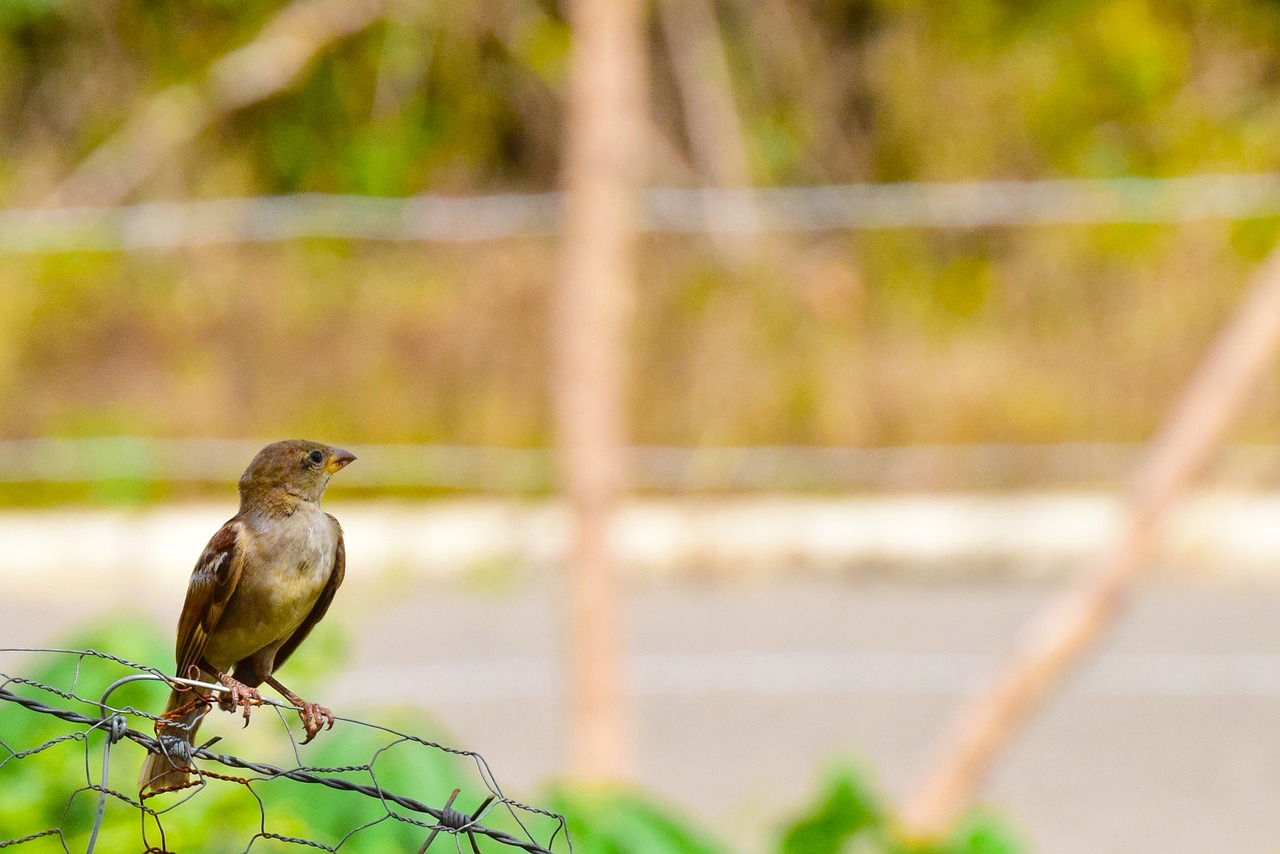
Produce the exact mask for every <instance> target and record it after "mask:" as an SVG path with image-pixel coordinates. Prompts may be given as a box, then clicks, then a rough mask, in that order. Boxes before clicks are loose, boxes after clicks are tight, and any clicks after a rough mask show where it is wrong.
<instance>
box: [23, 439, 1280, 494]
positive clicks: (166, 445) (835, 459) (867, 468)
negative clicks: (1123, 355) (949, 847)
mask: <svg viewBox="0 0 1280 854" xmlns="http://www.w3.org/2000/svg"><path fill="white" fill-rule="evenodd" d="M265 444H266V441H265V440H258V439H226V440H219V439H155V438H142V437H111V438H96V439H51V438H48V439H18V440H4V441H0V484H15V485H18V484H33V483H101V482H108V481H141V482H154V483H193V484H210V485H219V486H225V485H227V484H230V483H234V482H235V480H236V479H237V478H238V477H239V476H240V473H241V471H242V470H243V468H244V464H245V461H246V460H249V459H251V458H252V457H253V455H254V454H256V453H257V452H258V450H259V449H260V448H261V447H262V446H263V445H265ZM1142 448H1143V446H1142V445H1140V444H1137V443H1132V444H1130V443H1106V442H1078V443H1062V444H1026V445H1019V444H975V445H912V446H903V447H888V448H861V447H814V446H797V445H782V446H744V447H703V448H693V447H671V446H655V445H641V446H632V447H630V448H628V449H627V450H626V456H627V466H628V470H629V474H630V481H631V484H632V485H633V486H634V487H635V488H637V489H640V490H651V491H658V492H674V493H679V492H696V491H742V490H746V491H751V490H769V491H775V490H776V491H788V490H796V491H803V490H833V491H840V490H876V489H899V488H900V489H989V488H1032V489H1037V488H1114V487H1115V486H1117V485H1120V484H1122V483H1123V482H1124V481H1125V480H1126V478H1127V477H1128V476H1129V474H1130V472H1131V471H1132V470H1133V468H1134V466H1135V465H1136V464H1137V462H1138V460H1139V458H1140V456H1141V453H1142ZM352 449H353V451H354V452H355V454H356V455H357V456H358V457H359V458H360V464H359V465H357V466H352V467H351V469H350V470H349V471H348V472H344V473H343V475H342V482H341V484H340V485H339V486H340V487H341V488H347V487H359V488H362V489H396V488H409V489H413V488H419V489H438V490H458V491H474V492H499V493H543V492H547V491H550V490H551V489H553V488H554V486H555V468H554V459H553V454H552V451H551V450H549V449H546V448H501V447H487V446H474V445H412V444H380V445H356V446H352ZM1211 481H1212V482H1214V483H1216V484H1217V485H1230V486H1247V487H1262V488H1270V487H1274V486H1276V484H1277V483H1280V446H1275V445H1234V446H1229V447H1228V448H1226V449H1225V451H1224V453H1223V455H1222V457H1221V459H1220V461H1219V463H1218V465H1217V466H1216V468H1215V470H1214V472H1213V476H1212V477H1211Z"/></svg>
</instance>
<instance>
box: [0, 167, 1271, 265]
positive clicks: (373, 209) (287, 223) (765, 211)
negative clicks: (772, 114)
mask: <svg viewBox="0 0 1280 854" xmlns="http://www.w3.org/2000/svg"><path fill="white" fill-rule="evenodd" d="M643 199H644V217H643V220H642V222H641V223H640V227H641V229H642V230H643V231H645V232H647V233H651V234H698V233H712V234H743V235H751V234H757V233H761V232H809V231H832V230H846V229H887V228H941V229H971V228H986V227H993V226H1044V225H1064V224H1083V223H1175V222H1193V221H1204V220H1240V219H1251V218H1258V217H1266V216H1276V215H1280V173H1277V172H1264V173H1256V174H1204V175H1187V176H1180V177H1170V178H1104V179H1061V180H1046V181H971V182H954V183H940V182H939V183H896V184H843V185H829V186H814V187H763V188H743V189H705V188H683V187H655V188H651V189H649V190H647V191H645V193H644V197H643ZM561 203H562V199H561V194H560V193H502V194H495V195H488V196H472V197H449V196H439V195H419V196H411V197H407V198H386V197H374V196H359V195H330V194H320V193H301V194H293V195H283V196H262V197H252V198H220V199H201V200H188V201H172V202H146V203H142V204H133V205H122V206H105V207H46V208H35V209H21V208H18V209H9V210H0V251H2V252H9V253H37V254H47V253H58V252H85V251H89V252H92V251H107V252H114V251H130V250H140V249H172V248H178V247H183V246H205V245H214V244H235V243H275V242H282V241H290V240H298V239H303V238H314V237H320V238H338V239H345V240H372V241H385V242H407V243H420V242H430V243H476V242H482V241H493V240H504V239H508V238H516V237H545V236H549V235H557V234H559V233H560V229H561Z"/></svg>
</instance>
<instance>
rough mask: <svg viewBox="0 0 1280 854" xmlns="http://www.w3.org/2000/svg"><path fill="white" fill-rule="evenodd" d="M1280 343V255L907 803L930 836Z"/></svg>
mask: <svg viewBox="0 0 1280 854" xmlns="http://www.w3.org/2000/svg"><path fill="white" fill-rule="evenodd" d="M1278 341H1280V250H1276V251H1273V252H1272V253H1271V256H1270V257H1269V258H1268V259H1267V260H1266V261H1265V262H1264V263H1263V265H1262V266H1261V268H1260V269H1259V271H1258V272H1257V274H1256V275H1255V277H1254V280H1253V282H1252V284H1251V287H1250V290H1249V293H1248V294H1247V295H1246V297H1245V299H1244V300H1243V301H1242V303H1241V304H1240V306H1239V308H1238V309H1237V310H1236V312H1235V314H1234V315H1233V316H1232V317H1231V319H1230V320H1229V321H1228V322H1227V324H1226V325H1225V327H1224V328H1223V330H1222V332H1221V333H1219V336H1218V339H1217V340H1216V341H1215V342H1214V344H1213V346H1212V347H1211V348H1210V350H1209V352H1208V354H1207V355H1206V356H1205V358H1204V359H1203V361H1202V362H1201V364H1200V365H1199V367H1198V368H1197V370H1196V373H1195V375H1194V376H1193V377H1192V379H1191V381H1190V382H1189V383H1188V385H1187V387H1186V389H1185V391H1184V392H1183V394H1182V397H1181V398H1180V399H1179V401H1178V403H1177V404H1176V405H1175V407H1174V409H1173V411H1172V412H1171V413H1170V414H1169V416H1168V417H1167V418H1166V420H1165V423H1164V425H1163V426H1162V428H1161V429H1160V432H1159V433H1158V434H1157V435H1156V437H1155V438H1154V439H1153V440H1152V442H1151V445H1150V451H1149V453H1148V455H1147V456H1146V458H1145V461H1144V462H1143V463H1142V464H1141V466H1140V468H1139V470H1138V473H1137V476H1136V477H1135V479H1134V481H1133V484H1132V487H1131V489H1130V491H1129V495H1128V498H1127V510H1126V515H1125V520H1124V524H1123V527H1122V529H1121V532H1120V534H1119V536H1118V538H1117V540H1116V542H1115V543H1114V545H1113V546H1112V547H1111V549H1110V550H1109V551H1107V552H1106V553H1105V554H1104V555H1103V556H1102V557H1101V559H1100V560H1099V561H1098V563H1097V564H1096V565H1095V566H1094V567H1093V568H1092V570H1091V571H1090V572H1088V573H1087V574H1085V575H1084V576H1083V577H1081V579H1080V580H1079V582H1077V583H1076V584H1075V585H1074V586H1073V587H1072V588H1071V589H1069V590H1068V591H1066V592H1065V593H1064V595H1063V596H1062V597H1061V598H1060V599H1059V600H1058V601H1057V602H1055V603H1053V604H1052V605H1051V606H1050V607H1049V608H1048V609H1047V610H1046V611H1044V612H1043V613H1042V614H1040V615H1039V617H1038V618H1036V619H1034V620H1033V622H1032V623H1031V625H1030V627H1029V632H1028V633H1027V635H1026V637H1025V638H1024V641H1023V643H1022V645H1021V646H1020V647H1019V648H1018V649H1017V651H1016V652H1015V654H1014V656H1013V658H1012V659H1011V660H1010V661H1009V662H1007V663H1006V665H1005V666H1004V668H1003V669H1002V670H1001V671H1000V672H999V673H998V674H997V675H996V677H995V679H994V680H993V681H992V682H991V683H990V684H989V685H988V686H987V687H986V689H985V690H984V691H982V692H981V693H980V694H979V695H978V696H976V697H975V698H974V699H973V700H972V701H971V702H970V703H969V704H967V705H966V706H965V707H964V708H963V709H962V710H961V712H960V714H959V715H958V716H957V718H956V719H955V721H954V722H953V726H952V727H951V730H950V732H949V735H948V736H947V738H946V739H945V741H944V745H943V748H942V750H941V753H940V755H939V756H938V758H937V760H936V761H935V762H934V763H933V764H932V765H931V766H930V768H929V770H928V773H927V774H926V775H925V777H924V778H923V780H922V781H921V784H920V786H919V787H918V788H917V789H916V790H915V792H914V793H913V794H912V796H911V797H910V798H909V799H908V800H907V802H906V807H905V809H904V820H905V822H906V824H907V826H908V827H909V828H910V829H912V830H913V831H914V832H915V833H917V834H919V835H920V836H922V837H927V836H935V835H937V834H940V833H943V832H945V831H946V829H947V828H948V827H950V826H951V825H952V824H953V823H954V821H955V819H956V818H957V816H958V815H959V813H960V811H961V810H963V809H964V808H965V807H966V806H968V804H969V803H970V801H971V800H972V799H973V796H974V793H975V791H976V790H977V789H978V788H979V787H980V786H981V785H982V784H983V782H984V781H985V779H986V777H987V775H988V773H989V772H990V770H991V767H992V765H993V764H994V762H995V760H996V758H997V757H998V755H999V753H1000V751H1001V750H1003V749H1004V748H1005V747H1006V746H1007V745H1008V744H1009V742H1010V741H1011V740H1012V738H1013V737H1014V735H1015V734H1016V733H1017V730H1018V728H1019V727H1020V726H1021V725H1022V724H1023V723H1024V722H1025V721H1026V719H1027V718H1028V717H1029V716H1030V715H1031V714H1032V712H1034V711H1035V708H1036V706H1037V705H1038V704H1039V703H1041V702H1042V701H1043V700H1044V699H1045V697H1046V696H1047V695H1048V694H1049V692H1050V691H1052V690H1053V689H1054V687H1055V686H1057V685H1058V684H1060V683H1061V681H1062V679H1063V677H1064V676H1065V675H1067V673H1068V672H1069V671H1070V670H1071V668H1072V667H1074V666H1075V665H1076V664H1078V663H1079V662H1080V660H1081V659H1082V658H1083V657H1084V656H1085V655H1087V654H1088V653H1089V652H1090V651H1091V650H1092V649H1093V647H1094V646H1095V645H1096V644H1097V643H1098V641H1099V640H1100V639H1101V637H1102V635H1103V633H1104V632H1105V631H1106V630H1107V629H1108V628H1109V627H1110V626H1111V624H1112V623H1113V622H1114V621H1115V618H1116V616H1117V615H1118V614H1119V612H1120V610H1121V608H1122V606H1123V604H1124V597H1125V594H1126V593H1127V592H1128V590H1129V588H1130V587H1131V586H1132V584H1133V582H1134V581H1135V580H1136V579H1137V578H1138V576H1139V575H1140V574H1141V572H1142V570H1143V569H1144V568H1145V567H1146V565H1147V559H1148V557H1149V556H1150V554H1151V551H1152V549H1153V547H1154V546H1155V545H1156V544H1157V543H1158V542H1159V538H1160V531H1161V527H1162V525H1163V524H1164V523H1165V522H1166V521H1167V519H1168V517H1169V514H1170V511H1171V510H1172V509H1173V508H1174V507H1175V506H1176V504H1177V502H1178V501H1179V500H1180V499H1181V498H1182V497H1183V496H1184V495H1185V494H1186V492H1187V491H1188V489H1189V487H1190V486H1191V485H1192V484H1193V483H1194V482H1195V480H1196V479H1197V477H1199V476H1200V475H1201V474H1202V473H1203V471H1204V469H1205V468H1206V467H1207V466H1208V464H1209V462H1210V461H1211V460H1212V458H1213V455H1214V452H1215V451H1216V450H1217V449H1218V448H1219V447H1220V445H1221V444H1222V441H1223V438H1224V435H1225V434H1226V431H1227V429H1228V427H1229V426H1230V425H1231V424H1232V422H1233V421H1234V420H1235V418H1236V416H1237V415H1238V414H1239V412H1240V411H1241V410H1242V409H1243V408H1244V406H1245V404H1246V403H1247V402H1248V400H1249V395H1250V393H1251V391H1252V390H1253V389H1254V388H1255V387H1256V385H1257V383H1258V381H1259V380H1260V378H1261V377H1262V376H1263V374H1264V373H1265V372H1266V370H1267V369H1268V368H1269V367H1270V365H1271V362H1272V360H1273V358H1274V357H1275V354H1276V349H1277V342H1278Z"/></svg>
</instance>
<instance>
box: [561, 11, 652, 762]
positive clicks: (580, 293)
mask: <svg viewBox="0 0 1280 854" xmlns="http://www.w3.org/2000/svg"><path fill="white" fill-rule="evenodd" d="M642 8H643V6H642V4H641V3H640V2H639V0H576V2H574V3H573V4H572V5H571V7H570V26H571V28H572V32H573V49H572V55H571V59H570V70H569V83H568V96H569V97H568V103H567V122H568V126H567V128H566V133H567V136H566V141H565V145H566V151H565V165H564V185H565V202H564V204H565V211H564V215H565V220H564V222H565V238H564V240H565V242H564V249H563V258H562V270H561V276H560V285H559V292H558V294H557V297H558V305H557V315H556V322H557V328H556V333H557V334H556V348H557V352H556V364H555V377H554V382H553V387H554V389H555V396H556V416H557V418H556V443H557V451H558V458H559V463H560V469H561V480H562V486H563V489H564V492H565V496H566V499H567V501H568V504H569V509H570V516H571V519H572V524H573V528H574V536H573V541H572V546H571V554H570V556H569V566H568V585H569V592H568V607H569V614H568V642H569V650H568V663H569V667H568V670H569V685H568V689H569V739H570V743H569V765H570V770H571V773H572V774H573V775H574V776H575V777H576V778H578V779H580V780H584V781H600V780H608V779H616V778H619V777H622V776H624V775H625V774H626V773H627V771H628V770H629V765H630V752H631V748H630V718H629V714H628V709H627V703H626V699H625V691H624V684H623V683H624V680H623V675H622V670H623V666H622V640H621V625H620V603H619V599H620V594H619V591H618V582H617V579H616V563H617V553H616V549H615V547H614V544H613V541H612V537H611V534H612V525H613V521H614V518H615V516H616V512H617V506H618V502H619V499H620V497H621V494H622V492H623V489H624V481H625V474H624V471H623V448H624V444H625V429H624V422H623V400H624V397H625V382H626V373H627V336H628V330H629V326H630V319H631V314H632V302H633V294H632V291H633V288H634V280H635V259H634V248H635V246H634V244H635V234H636V226H637V224H638V222H639V213H640V210H639V189H638V188H639V183H640V179H641V163H642V157H641V153H642V152H641V150H640V145H639V140H640V139H641V138H642V133H643V129H644V128H645V124H644V114H645V113H644V109H643V100H644V96H643V73H644V62H643V47H642V44H643V43H642V36H641V33H642V29H641V23H642V18H641V12H642Z"/></svg>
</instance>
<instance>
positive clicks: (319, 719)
mask: <svg viewBox="0 0 1280 854" xmlns="http://www.w3.org/2000/svg"><path fill="white" fill-rule="evenodd" d="M263 681H264V682H266V683H267V684H268V685H270V686H271V687H272V688H275V689H276V690H277V691H279V692H280V693H281V695H283V696H284V698H285V699H286V700H288V701H289V702H290V703H293V705H294V707H295V708H296V709H297V710H298V716H299V717H300V718H302V727H303V729H305V730H306V731H307V737H306V739H305V740H304V741H303V742H302V743H303V744H306V743H307V742H308V741H311V739H313V738H315V737H316V733H318V732H320V730H321V729H324V728H328V729H333V712H331V711H329V710H328V709H326V708H325V707H324V706H321V705H319V704H318V703H308V702H307V701H306V700H304V699H302V698H301V697H299V696H298V695H297V694H295V693H293V692H292V691H290V690H289V689H288V688H286V687H284V686H283V685H281V684H280V683H279V682H278V681H277V680H276V679H275V678H274V677H272V676H268V677H267V678H266V679H265V680H263Z"/></svg>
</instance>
